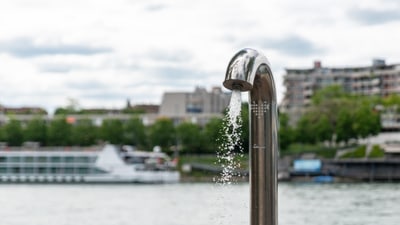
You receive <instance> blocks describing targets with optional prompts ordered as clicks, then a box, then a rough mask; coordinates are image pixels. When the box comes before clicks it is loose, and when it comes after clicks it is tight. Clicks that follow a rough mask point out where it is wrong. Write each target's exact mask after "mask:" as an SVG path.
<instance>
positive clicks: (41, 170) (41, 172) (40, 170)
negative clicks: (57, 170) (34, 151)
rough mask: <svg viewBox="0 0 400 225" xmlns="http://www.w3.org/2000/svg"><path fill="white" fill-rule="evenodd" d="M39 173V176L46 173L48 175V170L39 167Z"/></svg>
mask: <svg viewBox="0 0 400 225" xmlns="http://www.w3.org/2000/svg"><path fill="white" fill-rule="evenodd" d="M38 172H39V174H45V173H47V168H45V167H39V168H38Z"/></svg>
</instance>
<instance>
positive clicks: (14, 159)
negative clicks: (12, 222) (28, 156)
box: [8, 156, 20, 162]
mask: <svg viewBox="0 0 400 225" xmlns="http://www.w3.org/2000/svg"><path fill="white" fill-rule="evenodd" d="M19 160H20V158H19V157H18V156H13V157H10V158H8V161H9V162H19Z"/></svg>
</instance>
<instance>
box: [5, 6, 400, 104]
mask: <svg viewBox="0 0 400 225" xmlns="http://www.w3.org/2000/svg"><path fill="white" fill-rule="evenodd" d="M360 3H362V4H360ZM399 12H400V1H398V0H363V1H356V0H324V1H321V0H307V1H296V0H262V1H254V0H246V1H243V0H241V1H238V0H164V1H161V0H112V1H111V0H108V1H107V0H68V1H66V0H35V1H32V0H12V1H6V0H0V105H3V106H6V107H25V106H30V107H42V108H44V109H46V110H48V111H49V112H52V111H54V109H55V108H57V107H65V106H66V105H67V104H69V103H70V102H71V101H70V100H71V99H73V100H75V102H78V103H79V106H80V107H82V108H122V107H124V106H125V105H126V102H127V99H130V101H131V104H132V105H135V104H160V103H161V100H162V95H163V93H165V92H191V91H193V90H194V89H195V87H196V86H200V87H204V88H207V89H208V90H211V88H212V87H214V86H218V87H222V81H223V79H224V74H225V70H226V67H227V65H228V62H229V60H230V59H231V58H232V56H233V55H234V54H235V53H236V52H238V51H239V50H241V49H243V48H253V49H256V50H258V51H259V52H261V53H262V54H264V55H265V56H266V57H267V58H268V60H269V62H270V64H271V68H272V71H273V74H274V79H275V84H276V88H277V97H278V102H280V101H281V100H282V98H283V94H284V92H285V87H284V86H283V75H284V74H285V68H311V67H312V66H313V62H314V61H315V60H320V61H321V62H322V65H323V66H327V67H334V66H340V67H344V66H369V65H371V62H372V59H374V58H381V59H385V60H386V63H387V64H392V63H400V51H399V50H400V45H399V40H400V13H399ZM223 90H224V91H228V90H226V89H223Z"/></svg>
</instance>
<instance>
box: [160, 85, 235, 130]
mask: <svg viewBox="0 0 400 225" xmlns="http://www.w3.org/2000/svg"><path fill="white" fill-rule="evenodd" d="M230 96H231V94H230V93H226V92H223V91H222V89H221V87H213V88H212V89H211V91H207V90H206V89H205V88H202V87H196V88H195V90H194V91H193V92H166V93H164V95H163V98H162V102H161V105H160V110H159V115H160V116H165V117H168V118H171V119H173V121H174V123H175V124H179V123H181V122H183V121H190V122H193V123H197V124H200V125H204V124H206V123H207V122H208V120H209V119H210V118H212V117H221V116H222V112H223V111H224V109H225V108H226V107H227V106H228V104H229V101H230Z"/></svg>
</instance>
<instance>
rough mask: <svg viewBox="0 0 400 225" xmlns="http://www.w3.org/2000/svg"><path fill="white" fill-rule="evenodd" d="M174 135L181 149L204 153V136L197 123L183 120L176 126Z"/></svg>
mask: <svg viewBox="0 0 400 225" xmlns="http://www.w3.org/2000/svg"><path fill="white" fill-rule="evenodd" d="M176 134H177V135H176V136H177V138H178V140H179V143H180V144H181V145H182V151H184V152H191V153H204V150H205V149H204V146H203V143H204V137H203V133H202V132H201V128H200V126H199V125H196V124H193V123H189V122H184V123H181V124H179V125H178V126H177V127H176Z"/></svg>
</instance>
